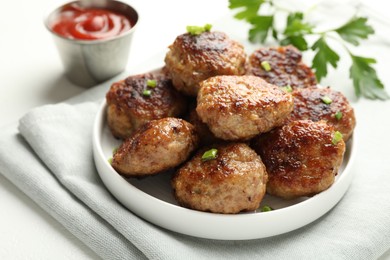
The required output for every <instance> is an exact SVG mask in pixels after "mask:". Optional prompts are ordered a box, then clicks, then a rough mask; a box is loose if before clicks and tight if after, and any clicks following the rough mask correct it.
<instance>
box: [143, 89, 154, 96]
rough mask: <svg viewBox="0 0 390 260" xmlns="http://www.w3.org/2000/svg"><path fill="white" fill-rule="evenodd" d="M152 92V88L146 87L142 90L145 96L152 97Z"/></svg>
mask: <svg viewBox="0 0 390 260" xmlns="http://www.w3.org/2000/svg"><path fill="white" fill-rule="evenodd" d="M151 94H152V91H151V90H150V89H145V90H144V91H143V92H142V95H144V96H145V97H150V95H151Z"/></svg>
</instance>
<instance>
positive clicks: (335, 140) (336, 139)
mask: <svg viewBox="0 0 390 260" xmlns="http://www.w3.org/2000/svg"><path fill="white" fill-rule="evenodd" d="M342 139H343V134H342V133H340V132H339V131H336V132H334V134H333V138H332V144H334V145H336V144H338V142H340V141H341V140H342Z"/></svg>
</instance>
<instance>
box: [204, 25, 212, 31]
mask: <svg viewBox="0 0 390 260" xmlns="http://www.w3.org/2000/svg"><path fill="white" fill-rule="evenodd" d="M212 27H213V26H212V25H211V24H209V23H206V24H205V25H204V30H205V31H206V32H209V31H211V28H212Z"/></svg>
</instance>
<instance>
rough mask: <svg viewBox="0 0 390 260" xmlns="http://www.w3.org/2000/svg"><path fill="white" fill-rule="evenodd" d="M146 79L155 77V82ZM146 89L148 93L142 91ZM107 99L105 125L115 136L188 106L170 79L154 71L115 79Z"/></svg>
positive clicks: (130, 132)
mask: <svg viewBox="0 0 390 260" xmlns="http://www.w3.org/2000/svg"><path fill="white" fill-rule="evenodd" d="M148 80H155V81H156V86H155V87H153V86H152V87H149V86H148V85H147V84H148V83H147V82H148ZM149 84H150V83H149ZM150 85H152V84H150ZM145 90H146V91H150V95H147V94H148V93H143V92H144V91H145ZM106 100H107V121H108V126H109V128H110V129H111V132H112V134H113V135H114V136H115V137H117V138H122V139H125V138H126V137H128V136H130V135H131V134H132V133H133V132H134V131H135V130H137V129H138V128H139V127H141V126H142V125H143V124H145V123H146V122H149V121H151V120H154V119H160V118H164V117H178V116H180V115H182V114H183V113H185V112H186V108H187V101H186V99H185V98H184V97H183V96H182V95H181V94H180V93H179V92H177V91H176V90H175V89H174V88H173V86H172V81H171V80H170V79H169V78H167V77H166V76H164V75H163V74H157V73H156V74H152V73H147V74H142V75H136V76H130V77H128V78H126V79H125V80H121V81H119V82H116V83H114V84H113V85H112V86H111V88H110V90H109V91H108V92H107V94H106Z"/></svg>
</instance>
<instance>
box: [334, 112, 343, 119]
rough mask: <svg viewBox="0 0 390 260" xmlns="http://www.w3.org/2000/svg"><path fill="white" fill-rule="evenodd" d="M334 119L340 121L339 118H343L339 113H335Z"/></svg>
mask: <svg viewBox="0 0 390 260" xmlns="http://www.w3.org/2000/svg"><path fill="white" fill-rule="evenodd" d="M334 117H335V118H336V119H337V120H340V119H341V118H343V113H341V111H337V112H336V114H334Z"/></svg>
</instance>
